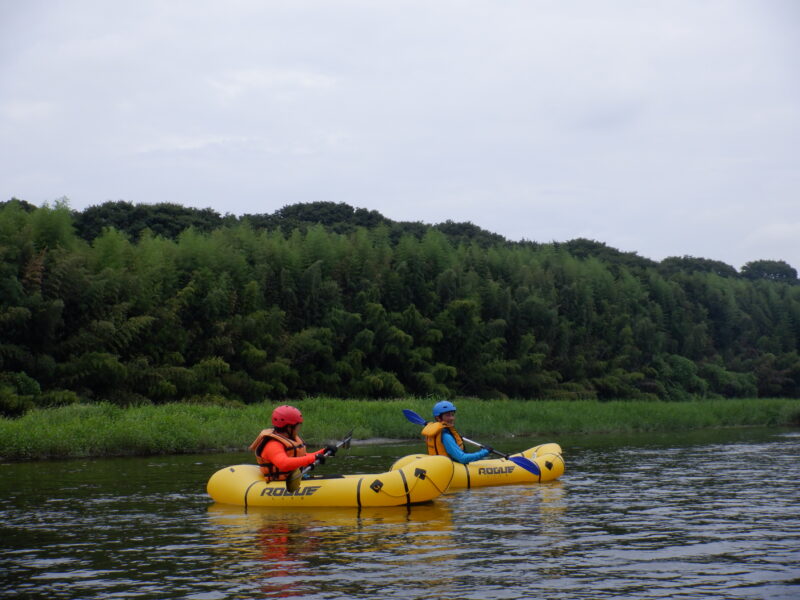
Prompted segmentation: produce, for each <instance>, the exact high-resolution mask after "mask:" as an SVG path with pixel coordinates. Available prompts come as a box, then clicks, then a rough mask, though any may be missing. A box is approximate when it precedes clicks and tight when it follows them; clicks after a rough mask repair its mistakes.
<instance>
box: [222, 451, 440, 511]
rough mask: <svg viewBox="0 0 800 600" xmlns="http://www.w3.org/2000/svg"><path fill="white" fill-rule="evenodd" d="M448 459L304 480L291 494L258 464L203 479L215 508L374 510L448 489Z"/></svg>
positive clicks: (430, 458)
mask: <svg viewBox="0 0 800 600" xmlns="http://www.w3.org/2000/svg"><path fill="white" fill-rule="evenodd" d="M453 472H454V469H453V461H451V460H450V459H449V458H447V457H445V456H424V457H422V458H421V459H420V460H415V461H413V464H411V463H410V464H408V465H406V466H399V467H397V468H396V469H393V470H391V471H388V472H386V473H380V474H376V475H343V476H337V477H315V478H311V479H304V480H302V482H301V483H300V488H299V489H297V490H295V491H293V492H290V491H289V490H287V489H286V483H285V482H283V481H272V482H269V483H268V482H267V481H265V479H264V477H263V475H262V474H261V471H260V469H259V468H258V466H257V465H235V466H231V467H225V468H224V469H220V470H219V471H217V472H216V473H214V474H213V475H212V476H211V479H209V480H208V486H207V489H208V495H209V496H211V497H212V498H213V499H214V501H215V502H219V503H220V504H233V505H236V506H244V507H248V506H266V507H275V508H283V507H300V506H308V507H323V506H325V507H359V508H361V507H373V506H401V505H410V504H418V503H420V502H428V501H430V500H433V499H434V498H437V497H438V496H440V495H441V494H443V493H444V491H445V490H446V489H447V488H448V486H449V485H450V483H451V480H452V479H453Z"/></svg>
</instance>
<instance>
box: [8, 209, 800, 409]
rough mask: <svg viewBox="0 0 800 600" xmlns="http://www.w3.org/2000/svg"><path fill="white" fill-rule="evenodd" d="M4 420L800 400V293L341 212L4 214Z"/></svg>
mask: <svg viewBox="0 0 800 600" xmlns="http://www.w3.org/2000/svg"><path fill="white" fill-rule="evenodd" d="M0 252H1V253H2V260H0V413H2V414H5V415H18V414H21V413H23V412H24V411H26V410H28V409H30V408H32V407H34V406H51V405H58V404H64V403H71V402H77V401H79V400H83V401H101V400H107V401H111V402H114V403H118V404H136V403H146V402H152V403H165V402H174V401H190V402H216V403H227V402H243V403H254V402H260V401H263V400H264V399H265V398H269V399H275V400H280V399H289V398H298V397H305V396H315V395H328V396H336V397H356V398H376V399H377V398H391V397H402V396H410V395H411V396H418V397H428V396H430V397H450V398H452V397H456V396H471V397H478V398H486V399H492V398H505V397H512V398H524V399H531V400H535V399H545V398H546V399H584V398H597V399H601V400H603V399H624V398H631V399H662V400H684V399H688V398H691V397H696V396H701V397H767V396H773V397H774V396H781V397H800V356H799V355H798V339H800V285H798V279H797V272H796V270H795V269H794V268H792V267H791V266H790V265H788V264H787V263H785V262H783V261H766V260H759V261H753V262H751V263H748V264H746V265H744V266H743V267H742V268H741V270H740V271H737V270H736V269H734V268H733V267H731V266H729V265H726V264H724V263H721V262H718V261H713V260H709V259H703V258H695V257H686V256H685V257H672V258H668V259H665V260H663V261H661V262H655V261H651V260H649V259H646V258H643V257H640V256H638V255H637V254H636V253H626V252H620V251H618V250H616V249H614V248H610V247H609V246H607V245H605V244H602V243H600V242H596V241H592V240H585V239H577V240H572V241H569V242H564V243H548V244H539V243H535V242H527V241H523V242H509V241H507V240H505V239H504V238H503V237H502V236H499V235H496V234H493V233H490V232H487V231H484V230H482V229H480V228H478V227H476V226H475V225H472V224H471V223H454V222H451V221H448V222H446V223H442V224H439V225H425V224H422V223H404V222H394V221H391V220H389V219H386V218H385V217H383V216H382V215H380V214H379V213H377V212H376V211H367V210H364V209H354V208H353V207H350V206H348V205H347V204H344V203H338V204H337V203H331V202H319V203H311V204H299V205H293V206H286V207H284V208H282V209H281V210H279V211H277V212H275V213H274V214H264V215H244V216H243V217H234V216H231V215H224V216H221V215H219V214H218V213H216V212H214V211H212V210H210V209H205V210H198V209H191V208H185V207H181V206H178V205H174V204H160V205H133V204H130V203H126V202H109V203H105V204H103V205H101V206H95V207H90V208H88V209H85V210H84V211H81V212H76V211H72V210H71V209H70V208H69V205H68V203H67V202H66V201H57V202H55V203H54V204H53V205H52V206H51V205H44V206H42V207H35V206H32V205H30V204H28V203H26V202H24V201H20V200H16V199H14V200H11V201H9V202H5V203H2V204H0Z"/></svg>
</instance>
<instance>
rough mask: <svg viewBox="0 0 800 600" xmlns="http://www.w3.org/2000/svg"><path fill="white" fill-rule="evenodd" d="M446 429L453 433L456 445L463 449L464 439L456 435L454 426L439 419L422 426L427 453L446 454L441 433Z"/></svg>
mask: <svg viewBox="0 0 800 600" xmlns="http://www.w3.org/2000/svg"><path fill="white" fill-rule="evenodd" d="M445 429H447V430H449V431H450V433H452V434H453V439H454V440H455V441H456V444H458V447H459V448H461V449H462V450H463V449H464V440H462V439H461V436H460V435H458V432H457V431H456V428H455V427H450V426H449V425H445V424H444V423H443V422H441V421H433V422H432V423H428V424H426V425H425V427H423V428H422V435H423V436H425V443H426V444H427V445H428V454H434V455H435V454H439V455H441V456H448V454H447V450H445V448H444V444H443V443H442V433H443V432H444V430H445Z"/></svg>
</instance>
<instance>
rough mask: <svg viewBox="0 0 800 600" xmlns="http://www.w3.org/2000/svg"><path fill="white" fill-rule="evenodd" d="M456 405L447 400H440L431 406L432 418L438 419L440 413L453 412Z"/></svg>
mask: <svg viewBox="0 0 800 600" xmlns="http://www.w3.org/2000/svg"><path fill="white" fill-rule="evenodd" d="M455 410H456V405H455V404H453V403H452V402H450V401H448V400H442V401H441V402H437V403H436V404H434V405H433V416H434V417H438V416H439V415H441V414H442V413H446V412H450V411H453V412H455Z"/></svg>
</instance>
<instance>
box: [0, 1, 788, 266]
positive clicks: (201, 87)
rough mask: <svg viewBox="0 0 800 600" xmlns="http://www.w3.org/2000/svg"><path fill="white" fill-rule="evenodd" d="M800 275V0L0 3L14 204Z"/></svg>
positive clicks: (2, 104) (1, 94) (0, 113)
mask: <svg viewBox="0 0 800 600" xmlns="http://www.w3.org/2000/svg"><path fill="white" fill-rule="evenodd" d="M12 197H16V198H20V199H23V200H26V201H28V202H30V203H32V204H35V205H37V206H42V205H44V204H45V203H50V204H52V203H53V202H54V201H56V200H58V199H61V198H67V199H68V202H69V205H70V207H71V208H73V209H74V210H83V209H85V208H87V207H89V206H94V205H99V204H102V203H103V202H107V201H116V200H125V201H128V202H132V203H134V204H139V203H146V204H153V203H159V202H174V203H177V204H181V205H183V206H191V207H197V208H212V209H214V210H216V211H217V212H219V213H220V214H223V215H224V214H228V213H230V214H234V215H238V216H241V215H243V214H247V213H249V214H265V213H267V214H268V213H273V212H275V211H276V210H279V209H280V208H282V207H284V206H286V205H290V204H296V203H299V202H317V201H330V202H344V203H347V204H349V205H351V206H353V207H356V208H366V209H369V210H376V211H378V212H380V213H381V214H383V215H384V216H385V217H387V218H389V219H392V220H395V221H421V222H423V223H429V224H435V223H441V222H444V221H447V220H452V221H457V222H471V223H473V224H475V225H477V226H479V227H481V228H483V229H486V230H488V231H491V232H493V233H499V234H500V235H503V236H505V237H506V238H508V239H510V240H522V239H525V240H531V241H536V242H543V243H546V242H551V241H568V240H571V239H575V238H588V239H592V240H596V241H599V242H602V243H605V244H607V245H609V246H611V247H613V248H617V249H619V250H622V251H625V252H636V253H637V254H639V255H640V256H644V257H647V258H650V259H653V260H662V259H664V258H666V257H669V256H694V257H701V258H708V259H712V260H719V261H722V262H725V263H727V264H729V265H731V266H733V267H735V268H737V269H740V268H741V267H742V266H743V265H744V264H746V263H747V262H749V261H753V260H784V261H786V262H788V263H789V264H790V265H792V266H793V267H795V268H796V269H798V270H800V2H796V1H795V0H669V1H666V0H663V1H658V0H653V1H650V2H642V1H640V0H609V1H606V2H598V1H596V0H564V1H555V0H552V1H551V0H546V1H545V0H461V1H455V0H437V1H431V0H426V1H421V0H420V1H418V0H385V1H380V2H376V1H374V0H372V1H368V0H352V1H347V0H316V1H309V0H293V1H291V2H287V1H285V0H283V1H277V0H226V1H225V2H211V1H206V0H191V1H190V0H137V1H136V2H130V1H125V2H122V1H118V0H70V1H61V0H26V1H25V2H19V1H17V0H0V201H4V200H8V199H11V198H12Z"/></svg>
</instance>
